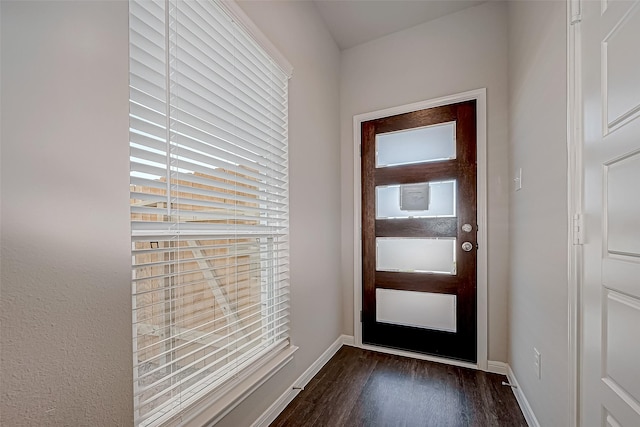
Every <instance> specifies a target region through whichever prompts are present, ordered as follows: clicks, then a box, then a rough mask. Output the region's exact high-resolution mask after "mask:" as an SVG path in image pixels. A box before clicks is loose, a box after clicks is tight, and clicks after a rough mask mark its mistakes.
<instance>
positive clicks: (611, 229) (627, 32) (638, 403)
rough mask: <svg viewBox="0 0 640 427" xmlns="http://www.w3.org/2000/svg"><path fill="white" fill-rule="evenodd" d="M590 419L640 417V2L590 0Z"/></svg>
mask: <svg viewBox="0 0 640 427" xmlns="http://www.w3.org/2000/svg"><path fill="white" fill-rule="evenodd" d="M580 25H581V35H582V43H581V45H582V46H581V52H582V64H583V68H582V69H583V72H582V78H583V94H582V95H583V111H584V117H583V119H584V126H583V134H584V146H583V155H584V168H585V170H584V194H583V197H584V214H585V241H584V260H583V261H584V263H583V266H584V267H583V280H582V283H583V286H582V335H581V337H582V338H581V343H582V347H581V355H582V360H581V362H582V363H581V373H582V375H581V376H582V378H581V387H580V415H581V417H580V425H581V426H612V427H637V426H640V1H638V0H636V1H615V0H609V1H607V0H602V1H584V2H583V3H582V23H581V24H580Z"/></svg>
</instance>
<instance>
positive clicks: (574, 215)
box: [567, 0, 584, 427]
mask: <svg viewBox="0 0 640 427" xmlns="http://www.w3.org/2000/svg"><path fill="white" fill-rule="evenodd" d="M580 1H581V0H567V10H568V13H567V77H568V78H567V161H568V164H567V202H568V203H567V206H568V212H567V221H568V224H569V227H568V230H569V235H568V236H567V246H568V249H567V250H568V255H569V258H568V259H569V266H568V272H567V273H568V282H567V283H568V289H567V295H568V301H567V304H568V310H567V312H568V319H567V322H568V336H567V345H568V356H569V357H568V364H569V384H568V385H569V408H568V410H569V414H568V420H569V427H577V426H578V425H579V424H580V421H579V419H580V417H579V415H580V406H579V405H580V401H579V396H580V390H579V387H580V377H581V372H580V364H579V360H580V359H579V358H580V346H581V338H580V328H579V323H578V322H579V319H580V313H581V312H582V305H581V304H580V288H581V274H580V272H581V271H582V243H583V241H582V235H583V233H584V230H583V228H584V227H583V225H582V217H583V213H582V212H583V205H582V193H583V187H582V186H583V183H582V171H583V168H584V166H583V162H582V146H583V135H582V79H581V75H582V53H581V52H582V49H581V34H580V20H581V12H582V11H581V4H580Z"/></svg>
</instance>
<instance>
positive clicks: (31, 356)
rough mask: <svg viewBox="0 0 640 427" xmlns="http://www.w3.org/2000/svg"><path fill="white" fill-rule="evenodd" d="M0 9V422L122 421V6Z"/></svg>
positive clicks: (126, 393) (125, 387)
mask: <svg viewBox="0 0 640 427" xmlns="http://www.w3.org/2000/svg"><path fill="white" fill-rule="evenodd" d="M1 7H2V49H1V50H2V112H3V115H2V123H1V127H2V167H1V169H2V232H1V246H2V277H1V280H2V303H1V306H0V316H1V319H2V338H1V343H0V344H1V346H2V355H1V359H2V360H1V362H2V368H1V375H2V395H1V401H0V414H1V415H0V417H1V419H0V424H2V425H7V426H23V425H33V426H44V425H129V424H131V423H132V422H133V408H132V405H133V397H132V385H131V376H132V367H131V364H132V356H131V351H132V350H131V342H132V340H131V296H130V295H131V287H130V277H131V273H130V263H131V259H130V255H129V252H130V237H129V220H128V216H129V207H128V204H129V195H128V192H129V178H128V174H129V163H128V156H129V149H128V143H127V141H128V127H129V125H128V112H129V107H128V97H129V91H128V82H129V78H128V71H127V70H128V60H129V58H128V22H127V3H126V2H113V1H104V2H100V1H96V2H90V3H89V2H86V3H80V2H66V3H54V2H24V1H22V2H6V1H3V2H2V5H1Z"/></svg>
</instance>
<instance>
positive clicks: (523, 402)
mask: <svg viewBox="0 0 640 427" xmlns="http://www.w3.org/2000/svg"><path fill="white" fill-rule="evenodd" d="M506 366H507V378H508V379H509V383H510V384H511V385H513V386H515V388H513V387H512V388H511V389H512V390H513V394H514V395H515V396H516V400H517V401H518V405H520V409H521V410H522V414H523V415H524V419H525V420H526V421H527V424H528V425H529V427H540V423H539V422H538V419H537V418H536V415H535V414H534V413H533V409H531V405H529V401H528V400H527V397H526V396H525V395H524V392H523V391H522V389H521V388H520V384H518V380H517V379H516V376H515V374H514V373H513V371H512V370H511V366H509V365H506Z"/></svg>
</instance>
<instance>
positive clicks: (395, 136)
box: [376, 122, 456, 167]
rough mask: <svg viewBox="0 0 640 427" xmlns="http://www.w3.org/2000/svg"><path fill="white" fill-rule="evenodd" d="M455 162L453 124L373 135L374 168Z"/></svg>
mask: <svg viewBox="0 0 640 427" xmlns="http://www.w3.org/2000/svg"><path fill="white" fill-rule="evenodd" d="M455 158H456V122H448V123H443V124H438V125H434V126H427V127H423V128H414V129H409V130H403V131H399V132H389V133H381V134H379V135H376V167H385V166H398V165H410V164H413V163H425V162H435V161H438V160H448V159H455Z"/></svg>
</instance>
